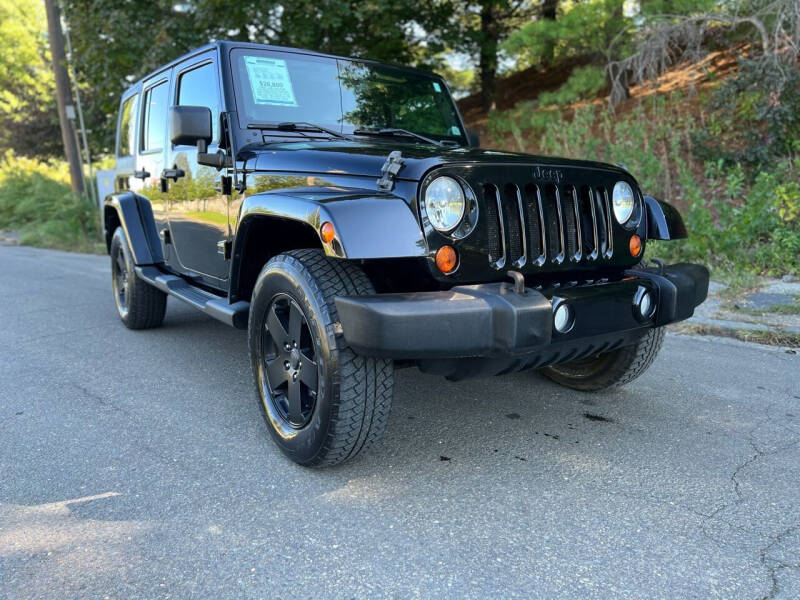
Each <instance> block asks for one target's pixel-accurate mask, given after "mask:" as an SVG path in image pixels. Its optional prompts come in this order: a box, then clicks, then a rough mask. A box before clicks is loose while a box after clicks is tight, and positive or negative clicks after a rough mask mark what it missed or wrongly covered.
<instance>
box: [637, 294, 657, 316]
mask: <svg viewBox="0 0 800 600" xmlns="http://www.w3.org/2000/svg"><path fill="white" fill-rule="evenodd" d="M633 304H634V306H635V307H636V310H637V311H638V312H639V316H640V317H641V318H643V319H649V318H650V317H652V316H653V313H654V312H655V310H656V304H655V300H654V298H653V294H652V293H650V292H649V291H647V289H646V288H644V287H640V288H639V289H638V290H636V295H635V296H634V298H633Z"/></svg>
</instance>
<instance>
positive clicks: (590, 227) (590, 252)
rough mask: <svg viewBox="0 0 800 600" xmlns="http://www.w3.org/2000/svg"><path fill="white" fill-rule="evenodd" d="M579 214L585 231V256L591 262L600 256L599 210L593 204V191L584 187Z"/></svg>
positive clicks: (582, 228)
mask: <svg viewBox="0 0 800 600" xmlns="http://www.w3.org/2000/svg"><path fill="white" fill-rule="evenodd" d="M578 213H579V214H580V219H581V230H582V231H583V254H584V256H586V258H587V259H589V260H597V257H598V256H600V241H599V238H598V232H597V218H598V215H597V210H596V208H595V203H594V202H592V189H591V188H590V187H589V186H588V185H582V186H581V187H580V189H579V190H578ZM601 214H602V213H601Z"/></svg>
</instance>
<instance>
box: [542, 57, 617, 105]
mask: <svg viewBox="0 0 800 600" xmlns="http://www.w3.org/2000/svg"><path fill="white" fill-rule="evenodd" d="M605 86H606V74H605V71H604V70H603V69H602V68H601V67H596V66H594V65H586V66H583V67H576V68H575V69H573V70H572V73H570V75H569V77H568V78H567V80H566V81H565V82H564V84H563V85H562V86H561V87H560V88H558V89H557V90H555V91H553V92H542V93H541V94H539V96H537V98H536V104H537V105H538V106H548V105H551V104H561V105H569V104H572V103H573V102H577V101H578V100H584V99H587V98H592V97H594V96H597V93H598V92H599V91H600V90H602V89H603V88H604V87H605Z"/></svg>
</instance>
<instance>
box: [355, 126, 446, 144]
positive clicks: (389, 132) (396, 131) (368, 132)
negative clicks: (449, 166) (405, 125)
mask: <svg viewBox="0 0 800 600" xmlns="http://www.w3.org/2000/svg"><path fill="white" fill-rule="evenodd" d="M353 133H354V134H355V135H393V136H394V135H402V136H405V137H413V138H417V139H418V140H422V141H423V142H426V143H428V144H433V145H434V146H443V145H444V144H443V143H442V142H440V141H438V140H434V139H431V138H429V137H425V136H424V135H421V134H419V133H414V132H413V131H409V130H408V129H397V128H396V127H385V128H384V129H356V130H355V131H353Z"/></svg>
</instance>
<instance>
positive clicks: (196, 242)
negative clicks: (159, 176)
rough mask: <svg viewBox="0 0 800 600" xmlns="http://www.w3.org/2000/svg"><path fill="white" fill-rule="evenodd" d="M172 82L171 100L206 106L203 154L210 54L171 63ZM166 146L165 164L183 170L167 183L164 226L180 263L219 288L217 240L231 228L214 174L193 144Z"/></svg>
mask: <svg viewBox="0 0 800 600" xmlns="http://www.w3.org/2000/svg"><path fill="white" fill-rule="evenodd" d="M174 81H175V87H174V96H173V99H172V100H173V104H177V105H183V106H207V107H208V108H210V109H211V122H212V126H213V136H212V141H211V144H209V147H208V152H209V153H214V152H216V151H217V147H218V143H219V107H220V91H219V75H218V71H217V65H216V63H215V60H214V54H213V53H209V54H205V55H202V56H200V57H196V58H193V59H192V61H191V62H190V63H186V64H184V65H181V66H179V67H177V68H176V70H175V78H174ZM168 146H169V152H168V160H167V163H168V165H169V167H175V168H178V169H181V170H182V171H183V172H184V176H183V177H181V178H179V179H178V180H177V181H176V182H174V183H173V182H172V181H170V182H169V187H170V190H169V198H170V204H169V228H170V233H171V236H172V244H173V246H174V250H175V253H176V255H177V258H178V261H179V262H180V267H181V268H182V270H185V271H188V272H189V273H191V274H193V275H196V276H198V278H199V279H201V280H203V281H204V282H205V283H207V284H208V285H212V286H215V287H221V288H224V287H225V281H226V280H227V279H228V270H229V266H228V265H229V261H228V260H227V259H226V258H225V256H224V251H223V249H222V247H221V244H222V243H224V242H225V240H227V239H229V237H230V234H231V232H230V227H229V223H228V220H229V206H228V200H227V198H226V197H225V196H223V195H221V194H219V193H218V192H217V191H216V188H217V180H218V177H219V172H218V171H217V169H216V168H214V167H208V166H205V165H198V164H197V148H196V147H194V146H185V145H180V146H173V145H172V144H168Z"/></svg>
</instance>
